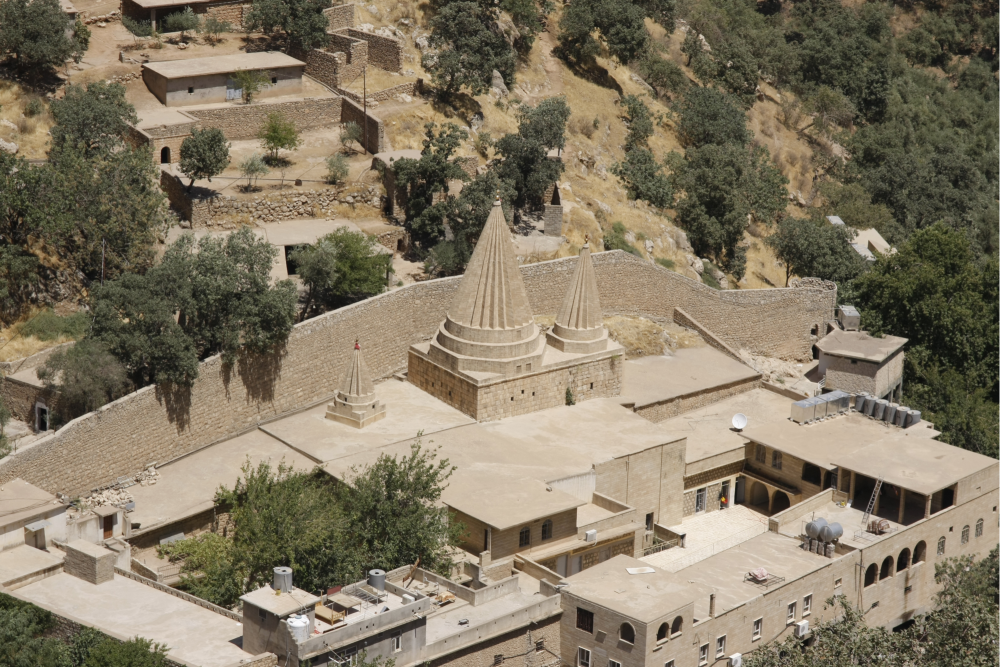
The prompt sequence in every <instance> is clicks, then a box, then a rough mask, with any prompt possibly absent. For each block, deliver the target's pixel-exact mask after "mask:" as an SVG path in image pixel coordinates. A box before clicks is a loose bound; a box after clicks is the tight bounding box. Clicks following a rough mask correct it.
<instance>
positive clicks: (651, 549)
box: [642, 538, 681, 556]
mask: <svg viewBox="0 0 1000 667" xmlns="http://www.w3.org/2000/svg"><path fill="white" fill-rule="evenodd" d="M680 543H681V541H680V540H679V539H673V540H661V539H659V538H654V539H653V544H652V545H650V546H648V547H646V548H645V549H643V550H642V555H643V556H649V555H651V554H658V553H660V552H661V551H666V550H667V549H673V548H674V547H676V546H679V545H680Z"/></svg>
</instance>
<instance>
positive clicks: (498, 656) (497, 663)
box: [493, 653, 503, 665]
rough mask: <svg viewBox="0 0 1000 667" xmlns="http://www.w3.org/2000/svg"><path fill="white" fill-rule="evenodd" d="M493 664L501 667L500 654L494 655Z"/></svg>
mask: <svg viewBox="0 0 1000 667" xmlns="http://www.w3.org/2000/svg"><path fill="white" fill-rule="evenodd" d="M493 664H494V665H502V664H503V655H502V654H500V653H497V654H496V655H494V656H493Z"/></svg>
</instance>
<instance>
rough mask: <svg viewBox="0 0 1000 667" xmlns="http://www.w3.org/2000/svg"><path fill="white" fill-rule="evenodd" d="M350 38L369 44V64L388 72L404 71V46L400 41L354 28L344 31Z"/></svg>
mask: <svg viewBox="0 0 1000 667" xmlns="http://www.w3.org/2000/svg"><path fill="white" fill-rule="evenodd" d="M344 32H346V33H347V35H348V36H349V37H353V38H354V39H361V40H364V41H365V42H367V43H368V62H369V63H371V64H372V65H374V66H375V67H378V68H379V69H384V70H385V71H387V72H398V71H399V70H401V69H403V46H402V44H400V43H399V40H398V39H395V38H393V37H383V36H382V35H376V34H374V33H370V32H364V31H362V30H355V29H354V28H347V29H346V30H344Z"/></svg>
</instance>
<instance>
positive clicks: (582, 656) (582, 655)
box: [576, 648, 590, 667]
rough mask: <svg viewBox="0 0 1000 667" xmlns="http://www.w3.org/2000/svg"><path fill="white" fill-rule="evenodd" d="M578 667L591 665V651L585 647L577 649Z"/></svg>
mask: <svg viewBox="0 0 1000 667" xmlns="http://www.w3.org/2000/svg"><path fill="white" fill-rule="evenodd" d="M576 667H590V651H588V650H587V649H585V648H578V649H577V650H576Z"/></svg>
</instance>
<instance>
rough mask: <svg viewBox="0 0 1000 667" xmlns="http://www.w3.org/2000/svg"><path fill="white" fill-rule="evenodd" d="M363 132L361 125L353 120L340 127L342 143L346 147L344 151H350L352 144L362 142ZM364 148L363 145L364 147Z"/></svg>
mask: <svg viewBox="0 0 1000 667" xmlns="http://www.w3.org/2000/svg"><path fill="white" fill-rule="evenodd" d="M362 138H363V133H362V132H361V126H360V125H358V124H357V123H355V122H354V121H353V120H352V121H348V122H346V123H344V124H343V125H342V126H341V128H340V145H341V146H343V147H344V152H345V153H346V152H350V151H351V150H352V149H351V144H358V145H360V144H361V139H362ZM362 148H363V147H362Z"/></svg>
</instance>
